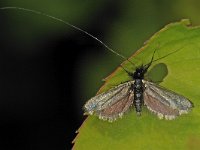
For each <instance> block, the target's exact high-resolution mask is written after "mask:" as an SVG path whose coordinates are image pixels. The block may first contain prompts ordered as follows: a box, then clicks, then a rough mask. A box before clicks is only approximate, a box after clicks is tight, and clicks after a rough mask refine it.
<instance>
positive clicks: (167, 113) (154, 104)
mask: <svg viewBox="0 0 200 150" xmlns="http://www.w3.org/2000/svg"><path fill="white" fill-rule="evenodd" d="M144 83H145V86H146V88H145V91H144V104H145V105H146V106H147V108H148V109H149V110H150V111H153V112H154V113H156V114H157V115H158V117H159V118H161V119H162V118H163V117H165V119H169V120H171V119H174V118H175V117H176V116H179V115H181V114H186V113H188V112H189V111H190V109H191V108H192V103H191V102H190V101H189V100H188V99H187V98H185V97H184V96H182V95H179V94H177V93H175V92H173V91H170V90H168V89H165V88H163V87H161V86H159V85H157V84H155V83H152V82H148V81H144Z"/></svg>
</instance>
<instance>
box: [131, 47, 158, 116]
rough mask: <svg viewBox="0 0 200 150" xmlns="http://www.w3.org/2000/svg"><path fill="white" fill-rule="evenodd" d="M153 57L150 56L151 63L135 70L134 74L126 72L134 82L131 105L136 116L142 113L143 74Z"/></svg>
mask: <svg viewBox="0 0 200 150" xmlns="http://www.w3.org/2000/svg"><path fill="white" fill-rule="evenodd" d="M154 53H155V51H154ZM153 57H154V54H153V56H152V59H151V62H150V63H148V64H146V65H142V66H140V67H139V68H136V70H135V72H134V73H130V72H128V74H129V75H130V76H131V77H132V78H133V80H134V81H135V82H134V84H133V86H132V89H133V91H134V101H133V104H134V106H135V109H136V112H137V114H138V115H140V114H141V111H142V105H143V92H144V90H145V85H144V83H143V81H142V80H143V79H144V74H145V73H146V72H147V70H148V68H149V67H150V66H151V64H152V62H153Z"/></svg>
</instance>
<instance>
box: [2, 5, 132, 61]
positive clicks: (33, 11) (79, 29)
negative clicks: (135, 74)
mask: <svg viewBox="0 0 200 150" xmlns="http://www.w3.org/2000/svg"><path fill="white" fill-rule="evenodd" d="M0 9H1V10H7V9H16V10H23V11H27V12H31V13H34V14H38V15H43V16H46V17H48V18H51V19H53V20H56V21H59V22H62V23H64V24H66V25H68V26H70V27H71V28H74V29H75V30H78V31H80V32H82V33H84V34H86V35H88V36H90V37H91V38H93V39H95V40H97V41H98V42H99V43H101V44H102V45H103V46H104V47H105V48H107V49H108V50H109V51H110V52H112V53H114V54H116V55H117V56H119V57H121V58H123V59H124V60H127V61H128V62H130V63H131V64H133V65H134V63H132V62H131V61H130V60H128V59H127V58H126V57H125V56H123V55H122V54H119V53H117V52H116V51H114V50H113V49H112V48H110V47H109V46H108V45H106V44H105V43H103V42H102V41H101V40H100V39H98V38H97V37H95V36H93V35H92V34H90V33H88V32H87V31H84V30H83V29H81V28H79V27H77V26H75V25H73V24H71V23H69V22H67V21H64V20H62V19H60V18H57V17H54V16H51V15H48V14H46V13H43V12H40V11H37V10H32V9H28V8H22V7H1V8H0Z"/></svg>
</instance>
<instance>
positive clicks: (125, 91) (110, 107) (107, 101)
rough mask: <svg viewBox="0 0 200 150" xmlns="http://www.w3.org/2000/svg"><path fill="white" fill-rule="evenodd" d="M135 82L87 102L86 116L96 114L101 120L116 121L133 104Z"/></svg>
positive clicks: (127, 83) (121, 85)
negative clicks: (133, 85)
mask: <svg viewBox="0 0 200 150" xmlns="http://www.w3.org/2000/svg"><path fill="white" fill-rule="evenodd" d="M133 82H134V81H129V82H126V83H123V84H120V85H118V86H116V87H114V88H112V89H110V90H108V91H106V92H104V93H101V94H99V95H97V96H95V97H93V98H91V99H90V100H88V101H87V102H86V104H85V105H84V110H85V113H86V114H93V113H94V114H96V115H98V116H99V118H100V119H103V120H108V121H114V120H116V119H117V118H119V117H122V115H123V114H124V113H125V112H126V111H127V110H128V109H129V107H130V106H131V105H132V103H133V90H132V88H131V85H132V84H133Z"/></svg>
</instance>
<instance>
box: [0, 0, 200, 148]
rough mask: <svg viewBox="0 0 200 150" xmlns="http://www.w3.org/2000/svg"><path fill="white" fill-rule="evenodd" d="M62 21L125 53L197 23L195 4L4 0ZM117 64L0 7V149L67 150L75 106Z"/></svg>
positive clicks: (89, 43) (84, 42) (38, 20)
mask: <svg viewBox="0 0 200 150" xmlns="http://www.w3.org/2000/svg"><path fill="white" fill-rule="evenodd" d="M3 6H18V7H25V8H30V9H35V10H39V11H42V12H45V13H47V14H50V15H53V16H55V17H59V18H62V19H63V20H66V21H69V22H70V23H72V24H74V25H77V26H78V27H80V28H82V29H84V30H86V31H87V32H89V33H91V34H93V35H94V36H96V37H98V38H99V39H101V40H102V41H104V42H105V43H106V44H108V45H109V46H111V47H112V48H113V49H115V50H116V51H118V52H120V53H122V54H123V55H126V56H130V55H131V54H132V53H133V52H134V51H135V50H137V49H138V48H140V47H141V46H142V45H143V42H145V41H146V40H147V39H148V38H149V37H151V35H152V34H153V33H155V32H156V31H158V30H159V29H161V28H162V27H163V26H164V25H166V24H168V23H170V22H174V21H179V20H180V19H183V18H189V19H191V21H192V23H193V24H195V25H197V24H199V23H200V18H199V13H200V9H199V6H200V2H199V1H197V0H177V1H176V2H174V1H164V0H163V1H162V0H144V1H139V0H134V1H126V2H125V1H106V0H101V1H100V0H96V1H89V0H87V1H82V0H77V1H76V2H73V1H64V0H60V1H56V2H52V1H48V0H44V1H33V0H31V1H28V2H25V1H20V0H16V1H15V2H13V1H11V0H10V1H9V0H8V1H6V2H0V7H3ZM121 62H122V60H121V59H120V58H118V57H116V56H115V55H114V54H112V53H110V52H109V51H108V50H106V49H105V48H104V47H103V46H102V45H101V44H100V43H98V42H97V41H95V40H94V39H92V38H90V37H89V36H87V35H85V34H82V33H81V32H79V31H76V30H74V29H71V28H70V27H68V26H66V25H64V24H63V23H60V22H58V21H55V20H52V19H50V18H47V17H44V16H41V15H35V14H32V13H29V12H24V11H19V10H0V138H1V139H0V149H2V150H4V149H5V150H11V149H21V150H23V149H26V150H29V149H30V150H40V149H42V150H46V149H47V150H54V149H55V150H59V149H70V148H71V147H72V144H71V141H72V140H73V139H74V137H75V135H76V134H75V131H76V130H77V129H78V128H79V126H80V125H81V124H82V122H83V120H84V117H83V115H82V114H83V111H82V106H83V104H84V103H85V101H86V100H87V99H89V98H90V97H92V96H94V95H95V93H96V92H97V91H98V89H99V87H100V86H101V85H102V84H103V82H102V81H101V80H102V79H103V78H104V77H106V76H107V75H109V74H110V73H111V72H112V71H113V70H114V69H115V68H116V67H117V66H118V65H119V64H120V63H121Z"/></svg>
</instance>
